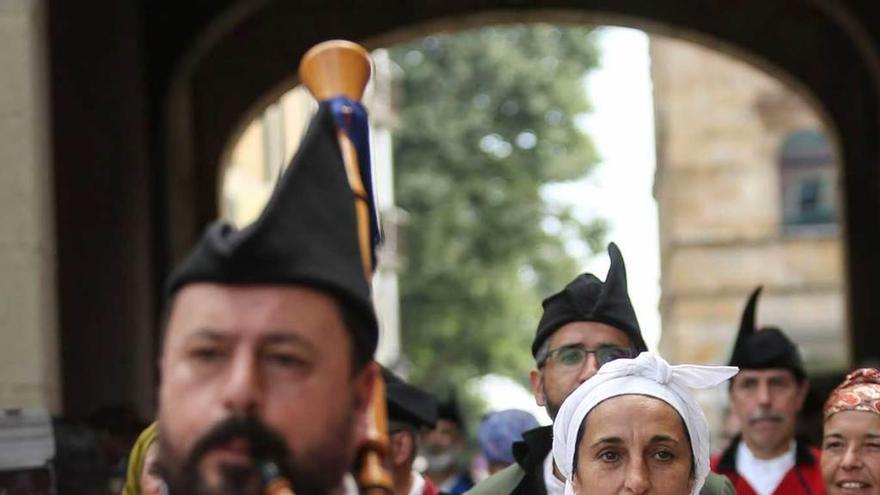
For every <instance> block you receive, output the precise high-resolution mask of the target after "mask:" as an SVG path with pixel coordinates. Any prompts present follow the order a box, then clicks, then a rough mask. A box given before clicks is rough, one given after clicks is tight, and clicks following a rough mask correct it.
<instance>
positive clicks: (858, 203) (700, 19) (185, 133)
mask: <svg viewBox="0 0 880 495" xmlns="http://www.w3.org/2000/svg"><path fill="white" fill-rule="evenodd" d="M101 4H102V5H100V6H96V7H101V8H95V9H89V10H88V11H87V12H86V10H85V9H82V8H81V7H78V6H77V5H75V4H72V3H70V2H62V1H59V0H50V2H49V4H48V9H47V13H48V37H49V43H48V45H49V46H48V49H49V54H50V67H49V71H50V83H51V114H52V129H53V137H52V151H53V157H54V158H53V160H54V173H55V200H56V209H55V211H56V219H57V220H56V224H57V228H56V234H57V240H58V264H59V268H58V274H59V279H58V280H59V305H60V317H59V321H60V328H61V341H62V360H63V368H62V370H63V373H62V376H63V393H64V409H65V412H66V413H67V414H69V415H73V416H76V415H82V414H86V413H88V412H89V410H91V409H93V408H94V407H97V406H99V405H102V404H111V403H119V402H130V403H132V404H134V405H135V406H136V407H137V408H138V409H139V410H141V411H149V410H150V409H151V407H152V402H153V401H152V399H151V398H150V397H149V394H147V393H145V392H146V391H151V390H152V389H153V387H154V384H155V382H156V378H157V377H156V372H155V366H154V359H155V351H156V345H157V335H158V332H157V324H158V317H157V315H158V314H159V312H160V310H161V307H162V301H163V296H162V289H161V283H162V279H163V277H164V275H165V273H166V272H167V270H168V269H169V267H170V266H171V265H172V263H173V260H174V259H176V258H177V257H179V256H180V255H181V254H182V253H184V252H185V250H186V248H187V247H188V246H189V245H190V244H191V243H192V242H193V241H194V239H195V238H196V237H197V235H198V234H199V233H200V231H201V229H202V227H203V226H204V225H205V223H207V222H208V221H210V220H212V219H213V218H214V217H215V216H216V212H217V195H216V191H217V181H218V180H219V178H218V167H219V163H220V157H221V154H222V153H223V151H224V149H225V146H226V145H227V141H228V140H229V138H230V136H231V135H232V134H233V133H234V131H235V130H236V128H237V127H238V126H239V125H240V124H241V122H242V120H243V119H244V118H245V117H246V116H247V115H249V114H250V112H252V111H253V109H254V108H255V107H257V106H259V104H260V102H262V101H265V100H266V99H267V98H269V97H271V96H273V95H274V94H277V90H278V89H279V88H281V87H283V86H284V85H285V82H286V81H289V80H290V78H291V75H292V74H293V72H294V70H295V66H296V63H297V61H298V60H299V58H300V56H301V55H302V54H303V53H304V52H305V50H306V49H308V48H309V47H310V46H312V45H313V44H315V43H317V42H319V41H322V40H325V39H331V38H347V39H353V40H358V41H361V42H363V43H365V44H367V45H368V46H373V47H375V46H380V45H384V44H388V43H392V42H395V41H401V40H404V39H408V38H412V37H414V36H417V35H419V34H426V33H427V32H431V31H435V30H445V29H460V28H462V27H464V26H474V25H480V24H485V23H495V22H513V21H532V20H546V21H552V22H590V23H593V24H602V23H605V24H626V25H632V26H636V27H641V28H645V29H649V30H660V31H661V32H664V33H665V34H678V35H683V36H690V37H696V38H699V39H701V40H704V41H705V42H707V43H717V45H718V46H720V47H725V46H726V47H734V48H735V50H736V51H737V52H738V53H744V54H748V55H749V56H750V58H751V57H753V60H754V61H757V62H759V63H765V64H766V65H767V66H768V67H773V68H775V69H776V70H778V73H779V74H782V75H784V76H785V77H786V78H787V79H788V80H789V81H791V82H793V83H794V84H796V85H799V86H801V87H802V88H803V89H804V90H805V91H806V92H807V93H808V94H810V95H812V97H813V99H814V102H815V103H816V104H817V106H818V107H819V108H820V110H821V112H822V113H823V114H824V116H825V118H826V119H827V122H828V123H829V124H830V126H831V127H832V128H834V129H835V130H836V132H837V136H836V138H837V140H838V143H839V146H840V150H841V155H842V156H841V162H842V164H843V168H842V171H841V173H842V181H843V190H844V191H846V192H845V198H844V211H845V213H844V215H845V219H844V222H843V223H844V225H846V226H847V230H846V232H845V234H844V238H845V239H846V246H847V248H846V253H847V262H848V264H847V270H848V273H847V275H848V281H849V286H848V296H849V307H848V309H849V323H850V335H851V341H852V342H851V346H850V348H851V349H853V356H852V359H853V361H854V362H864V361H870V360H875V361H880V338H878V337H877V336H876V334H875V332H873V331H872V329H874V328H877V327H880V308H878V307H877V305H876V304H873V301H872V297H871V296H872V289H873V287H872V283H873V281H874V280H878V279H880V258H877V257H876V256H874V253H878V252H880V228H878V227H880V218H878V215H880V190H878V189H880V177H878V165H880V148H878V146H880V145H878V143H880V139H878V137H880V58H878V55H877V53H878V52H880V38H878V36H880V16H878V15H877V14H878V12H877V10H878V9H877V7H875V6H873V2H861V1H859V0H838V1H834V0H765V1H763V2H730V1H725V0H708V1H707V0H589V1H576V0H551V1H542V2H535V1H522V0H506V1H505V0H486V1H481V2H477V3H474V2H471V1H463V0H447V1H445V2H430V1H419V0H414V1H408V2H403V1H400V2H393V3H384V4H383V6H381V7H377V6H375V5H372V4H369V3H367V2H357V1H354V0H333V1H329V2H321V1H304V2H286V1H282V0H260V1H257V0H239V1H233V0H227V1H214V2H203V1H198V2H188V3H184V4H180V3H178V2H174V3H172V2H170V1H167V0H159V1H153V2H145V1H144V2H134V1H130V2H101ZM108 308H110V309H111V310H110V311H108Z"/></svg>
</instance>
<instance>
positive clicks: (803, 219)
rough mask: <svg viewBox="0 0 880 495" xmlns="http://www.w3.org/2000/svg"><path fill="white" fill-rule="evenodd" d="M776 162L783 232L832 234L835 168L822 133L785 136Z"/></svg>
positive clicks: (835, 180) (835, 212) (835, 218)
mask: <svg viewBox="0 0 880 495" xmlns="http://www.w3.org/2000/svg"><path fill="white" fill-rule="evenodd" d="M779 163H780V171H781V184H782V226H783V231H784V233H786V234H799V233H822V232H829V233H833V232H834V231H835V230H836V225H837V187H836V183H837V167H836V165H835V163H834V153H833V151H832V149H831V145H830V143H829V142H828V139H827V138H826V137H825V134H824V133H822V132H821V131H819V130H815V129H810V130H800V131H796V132H793V133H791V134H789V136H788V137H787V138H786V139H785V141H784V142H783V144H782V148H781V150H780V154H779Z"/></svg>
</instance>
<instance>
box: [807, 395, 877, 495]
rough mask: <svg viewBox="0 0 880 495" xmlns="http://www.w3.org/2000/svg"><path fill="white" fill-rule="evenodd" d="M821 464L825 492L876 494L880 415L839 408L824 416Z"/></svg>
mask: <svg viewBox="0 0 880 495" xmlns="http://www.w3.org/2000/svg"><path fill="white" fill-rule="evenodd" d="M821 463H822V479H823V480H825V491H826V492H827V493H828V495H878V494H880V415H878V414H876V413H872V412H868V411H842V412H839V413H837V414H835V415H833V416H831V417H830V418H828V421H826V422H825V431H824V435H823V437H822V461H821Z"/></svg>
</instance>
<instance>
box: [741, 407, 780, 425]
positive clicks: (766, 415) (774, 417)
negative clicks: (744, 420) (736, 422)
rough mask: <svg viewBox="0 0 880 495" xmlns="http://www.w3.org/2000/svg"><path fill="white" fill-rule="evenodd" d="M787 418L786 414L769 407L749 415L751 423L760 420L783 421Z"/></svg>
mask: <svg viewBox="0 0 880 495" xmlns="http://www.w3.org/2000/svg"><path fill="white" fill-rule="evenodd" d="M784 420H785V416H784V415H782V414H781V413H778V412H776V411H771V410H769V409H761V410H760V411H755V412H754V413H752V415H751V416H749V423H757V422H758V421H776V422H782V421H784Z"/></svg>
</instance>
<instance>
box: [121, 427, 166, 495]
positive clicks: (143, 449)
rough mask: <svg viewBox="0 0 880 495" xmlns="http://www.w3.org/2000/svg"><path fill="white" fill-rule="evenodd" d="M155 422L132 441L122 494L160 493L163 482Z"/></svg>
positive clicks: (149, 494) (157, 494)
mask: <svg viewBox="0 0 880 495" xmlns="http://www.w3.org/2000/svg"><path fill="white" fill-rule="evenodd" d="M158 455H159V445H158V444H157V443H156V423H152V424H151V425H150V426H148V427H147V428H146V429H144V431H143V432H141V434H140V436H139V437H138V438H137V440H136V441H135V443H134V447H132V449H131V453H130V454H129V455H128V469H127V470H126V476H125V486H124V487H123V488H122V495H160V494H161V493H162V490H163V485H164V482H163V481H162V478H161V477H159V469H158V463H157V462H156V461H157V457H158Z"/></svg>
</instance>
